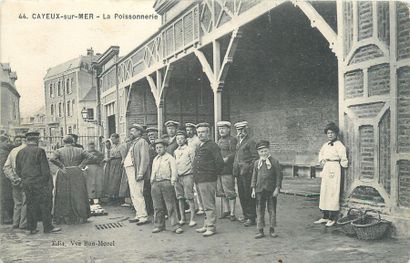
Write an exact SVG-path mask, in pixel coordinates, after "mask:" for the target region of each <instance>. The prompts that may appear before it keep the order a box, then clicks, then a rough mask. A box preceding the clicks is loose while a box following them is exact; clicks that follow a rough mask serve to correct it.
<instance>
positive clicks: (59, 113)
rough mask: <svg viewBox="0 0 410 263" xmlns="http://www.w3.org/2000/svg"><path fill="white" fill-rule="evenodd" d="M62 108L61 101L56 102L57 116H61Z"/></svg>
mask: <svg viewBox="0 0 410 263" xmlns="http://www.w3.org/2000/svg"><path fill="white" fill-rule="evenodd" d="M62 112H63V110H62V104H61V102H59V103H58V117H61V116H63V114H62Z"/></svg>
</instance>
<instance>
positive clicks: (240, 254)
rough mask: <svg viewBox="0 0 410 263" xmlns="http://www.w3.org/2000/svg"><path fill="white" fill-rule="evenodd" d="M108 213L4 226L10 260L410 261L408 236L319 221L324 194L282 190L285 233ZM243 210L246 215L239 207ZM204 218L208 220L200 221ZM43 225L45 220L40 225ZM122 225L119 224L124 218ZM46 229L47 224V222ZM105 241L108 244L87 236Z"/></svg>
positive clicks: (119, 210) (0, 232)
mask: <svg viewBox="0 0 410 263" xmlns="http://www.w3.org/2000/svg"><path fill="white" fill-rule="evenodd" d="M105 208H106V209H107V211H108V212H109V214H108V215H107V216H100V217H92V218H90V220H89V223H87V224H83V225H70V226H66V225H63V226H62V227H63V231H62V232H61V233H58V234H48V235H45V234H42V233H41V232H40V233H39V234H37V235H35V236H30V235H28V234H26V233H25V232H24V231H21V230H12V229H11V227H10V226H2V227H1V229H0V240H1V251H0V253H1V260H3V261H4V262H45V260H49V261H50V262H280V260H282V262H315V263H316V262H408V260H409V259H410V252H409V250H408V248H409V247H410V242H409V240H405V239H389V240H384V241H375V242H366V241H359V240H356V239H353V238H349V237H346V236H345V235H344V234H342V233H341V232H340V231H339V230H338V228H337V227H334V228H331V229H326V228H325V227H324V226H317V225H314V224H312V222H313V221H314V220H315V219H317V218H318V217H319V216H320V213H319V211H318V209H317V199H311V198H305V197H299V196H291V195H280V197H279V209H278V228H277V232H278V234H279V237H278V238H277V239H272V238H268V237H266V238H264V239H260V240H255V239H254V234H255V233H256V229H255V228H254V227H252V228H245V227H243V226H242V225H241V224H240V223H239V222H230V221H229V220H226V219H223V220H218V223H217V231H218V233H217V235H215V236H213V237H209V238H204V237H202V236H201V235H200V234H197V233H196V232H195V230H194V229H191V228H189V227H188V226H184V230H185V232H184V233H183V234H181V235H176V234H174V233H172V232H170V231H166V232H162V233H159V234H152V233H151V230H152V228H153V226H152V225H151V224H149V225H144V226H137V225H135V224H130V223H128V220H124V219H126V218H127V217H131V216H132V213H131V210H130V209H129V208H124V207H112V206H108V207H105ZM237 214H239V213H237ZM121 220H123V221H122V222H120V223H121V224H122V227H114V228H111V229H103V230H98V229H97V228H96V226H95V225H97V224H108V223H116V222H119V221H121ZM198 223H202V218H200V219H198ZM40 225H41V223H40ZM117 226H118V224H117ZM40 229H41V226H40ZM93 241H95V242H96V243H97V244H98V242H99V241H102V242H103V243H104V245H105V246H98V245H97V246H93V245H92V244H88V246H87V244H86V242H90V243H91V242H93Z"/></svg>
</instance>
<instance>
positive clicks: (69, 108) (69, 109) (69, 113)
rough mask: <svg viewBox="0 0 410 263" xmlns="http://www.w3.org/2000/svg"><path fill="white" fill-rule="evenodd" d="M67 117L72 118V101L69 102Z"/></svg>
mask: <svg viewBox="0 0 410 263" xmlns="http://www.w3.org/2000/svg"><path fill="white" fill-rule="evenodd" d="M66 114H67V116H71V101H67V113H66Z"/></svg>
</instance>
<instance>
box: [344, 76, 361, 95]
mask: <svg viewBox="0 0 410 263" xmlns="http://www.w3.org/2000/svg"><path fill="white" fill-rule="evenodd" d="M344 78H345V97H346V98H354V97H361V96H363V71H362V70H356V71H351V72H347V73H346V74H345V76H344Z"/></svg>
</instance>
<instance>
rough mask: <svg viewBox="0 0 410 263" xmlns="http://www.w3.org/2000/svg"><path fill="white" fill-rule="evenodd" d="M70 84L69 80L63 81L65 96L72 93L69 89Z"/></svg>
mask: <svg viewBox="0 0 410 263" xmlns="http://www.w3.org/2000/svg"><path fill="white" fill-rule="evenodd" d="M70 84H71V82H70V79H67V80H66V81H65V88H66V93H67V94H71V92H72V89H71V85H70Z"/></svg>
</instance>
